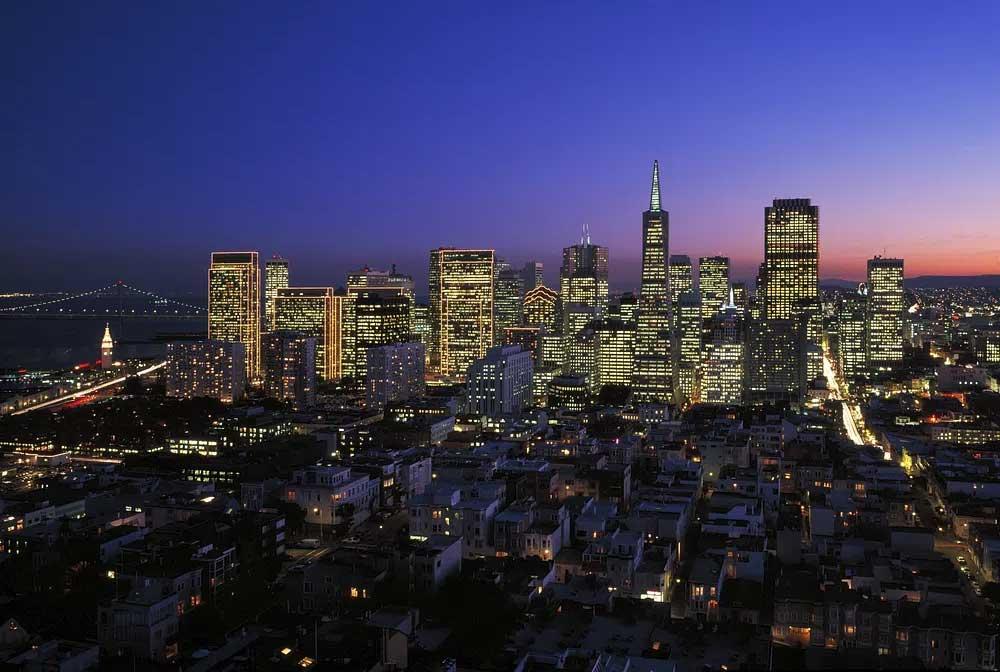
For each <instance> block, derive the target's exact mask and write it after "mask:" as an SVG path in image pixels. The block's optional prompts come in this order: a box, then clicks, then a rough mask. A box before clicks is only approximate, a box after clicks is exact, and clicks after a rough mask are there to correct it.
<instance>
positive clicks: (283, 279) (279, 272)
mask: <svg viewBox="0 0 1000 672" xmlns="http://www.w3.org/2000/svg"><path fill="white" fill-rule="evenodd" d="M285 287H288V260H287V259H282V258H281V257H279V256H274V257H271V258H270V259H268V260H267V261H266V262H264V331H271V330H273V329H274V299H275V297H277V296H278V290H279V289H284V288H285Z"/></svg>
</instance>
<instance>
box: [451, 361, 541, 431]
mask: <svg viewBox="0 0 1000 672" xmlns="http://www.w3.org/2000/svg"><path fill="white" fill-rule="evenodd" d="M531 373H532V364H531V353H529V352H526V351H524V350H522V349H521V348H520V347H518V346H516V345H498V346H495V347H492V348H490V349H489V350H488V351H487V352H486V356H485V357H482V358H480V359H477V360H476V361H474V362H473V363H472V365H471V366H470V367H469V371H468V376H467V377H466V387H467V400H468V406H469V411H470V412H472V413H476V414H478V415H479V416H481V417H487V418H497V417H517V416H519V415H520V414H521V411H522V410H523V409H524V408H526V407H527V406H530V405H531V402H532V387H531Z"/></svg>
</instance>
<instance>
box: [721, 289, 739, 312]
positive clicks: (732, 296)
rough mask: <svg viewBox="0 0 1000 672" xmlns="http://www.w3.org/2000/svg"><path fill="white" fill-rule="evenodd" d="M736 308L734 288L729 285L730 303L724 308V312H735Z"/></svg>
mask: <svg viewBox="0 0 1000 672" xmlns="http://www.w3.org/2000/svg"><path fill="white" fill-rule="evenodd" d="M735 308H736V297H735V294H734V292H733V286H732V285H729V303H727V304H726V305H724V306H723V307H722V309H723V310H734V309H735Z"/></svg>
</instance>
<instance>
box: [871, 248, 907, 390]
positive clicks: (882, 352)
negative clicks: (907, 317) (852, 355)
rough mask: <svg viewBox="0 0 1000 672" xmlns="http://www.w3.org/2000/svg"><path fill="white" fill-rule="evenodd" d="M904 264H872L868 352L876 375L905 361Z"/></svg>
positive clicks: (879, 260) (895, 261)
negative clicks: (877, 372)
mask: <svg viewBox="0 0 1000 672" xmlns="http://www.w3.org/2000/svg"><path fill="white" fill-rule="evenodd" d="M905 310H906V307H905V305H904V302H903V260H902V259H887V258H884V257H878V256H877V257H875V258H874V259H869V260H868V306H867V332H868V333H867V339H866V341H867V348H868V357H867V359H868V368H869V370H870V371H872V372H876V371H891V370H892V369H893V368H895V367H896V366H898V365H899V363H900V362H901V361H902V360H903V338H904V331H903V328H904V324H903V317H904V315H903V313H904V311H905Z"/></svg>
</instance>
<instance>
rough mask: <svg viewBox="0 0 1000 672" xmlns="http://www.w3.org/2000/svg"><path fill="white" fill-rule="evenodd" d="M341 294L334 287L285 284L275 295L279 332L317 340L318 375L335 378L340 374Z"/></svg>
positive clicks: (275, 322) (323, 377) (324, 377)
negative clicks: (301, 335) (292, 332)
mask: <svg viewBox="0 0 1000 672" xmlns="http://www.w3.org/2000/svg"><path fill="white" fill-rule="evenodd" d="M340 306H341V297H337V296H334V294H333V289H332V288H331V287H285V288H283V289H279V290H278V294H277V296H275V297H274V326H275V330H276V331H282V330H287V331H297V332H300V333H302V334H303V335H305V336H311V337H313V338H315V339H316V376H317V377H318V378H319V379H320V380H336V379H337V378H340V377H341V375H342V373H341V348H342V342H341V334H340V328H341V320H340V317H341V315H340V310H339V308H340Z"/></svg>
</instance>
